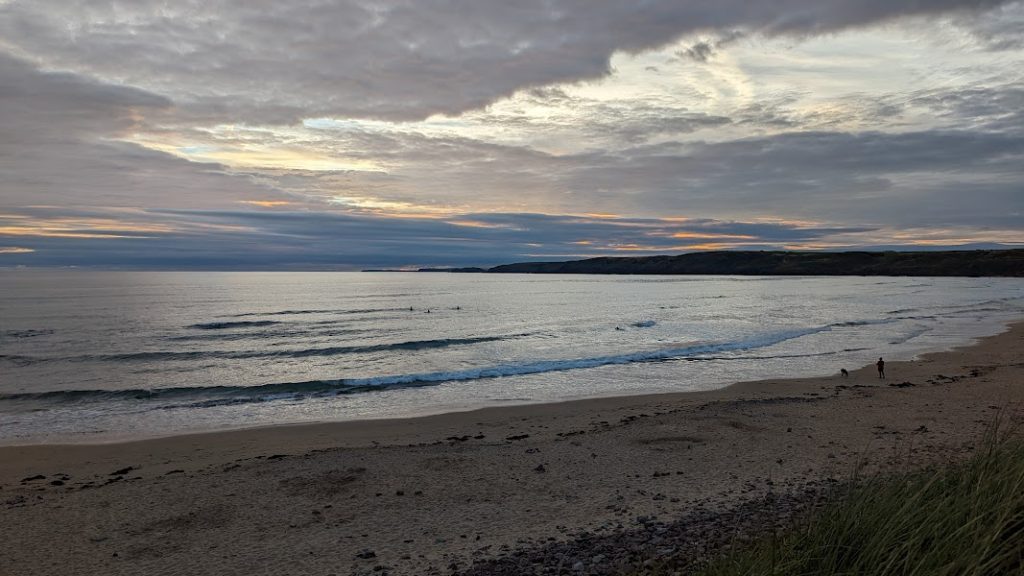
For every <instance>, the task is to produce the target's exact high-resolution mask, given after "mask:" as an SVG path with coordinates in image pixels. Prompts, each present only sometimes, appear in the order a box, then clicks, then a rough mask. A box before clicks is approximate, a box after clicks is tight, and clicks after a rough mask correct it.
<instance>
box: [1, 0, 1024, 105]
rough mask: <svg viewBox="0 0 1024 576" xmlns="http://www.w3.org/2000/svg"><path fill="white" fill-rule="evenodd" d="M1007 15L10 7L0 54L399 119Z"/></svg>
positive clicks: (314, 5) (847, 1)
mask: <svg viewBox="0 0 1024 576" xmlns="http://www.w3.org/2000/svg"><path fill="white" fill-rule="evenodd" d="M1006 3H1007V2H1005V1H1002V0H915V1H904V2H892V1H889V0H771V1H758V2H750V1H748V0H718V1H716V2H697V1H692V0H691V1H687V2H681V1H679V0H650V1H647V2H641V3H638V2H634V1H627V0H614V1H613V0H530V1H527V2H514V3H513V2H480V1H478V0H415V1H414V0H406V1H386V2H385V1H370V0H363V1H359V0H337V1H333V2H323V1H313V0H305V1H297V2H277V1H269V0H212V1H211V0H207V1H203V2H198V1H182V2H173V3H167V2H163V1H157V0H130V1H128V0H120V1H118V0H114V1H111V0H78V1H74V0H66V1H64V2H46V3H41V2H33V1H28V0H14V1H12V2H9V3H6V4H0V38H3V39H4V40H0V42H3V43H6V44H8V45H9V46H11V47H12V48H13V49H14V50H16V51H18V52H21V53H24V54H26V55H28V56H29V57H31V58H32V59H34V60H36V61H37V62H39V63H41V64H44V65H46V66H52V67H58V68H68V69H72V70H76V71H81V72H85V73H89V74H95V75H99V76H102V77H104V78H107V79H110V80H114V81H121V82H127V83H129V84H133V85H136V86H140V87H146V88H150V89H154V90H157V91H159V92H161V93H165V94H168V95H170V96H171V97H172V98H174V100H175V101H176V102H177V103H178V104H179V105H180V106H184V107H191V108H194V110H192V113H194V114H200V115H202V114H209V113H211V110H213V111H215V112H217V113H220V114H225V115H231V116H235V117H236V118H237V119H239V120H242V121H251V122H287V121H294V120H296V119H298V118H300V117H311V116H316V115H323V116H327V115H335V116H343V117H375V118H385V119H398V120H410V119H421V118H425V117H427V116H429V115H431V114H434V113H445V114H457V113H460V112H464V111H467V110H472V109H477V108H480V107H483V106H485V105H487V104H488V103H491V102H493V101H495V100H497V99H499V98H502V97H505V96H508V95H510V94H512V93H514V92H516V91H518V90H520V89H523V88H527V87H530V86H544V85H549V84H554V83H564V82H573V81H579V80H588V79H595V78H599V77H601V76H604V75H606V74H608V73H609V71H610V68H609V66H610V58H611V56H612V55H613V54H614V53H615V52H617V51H628V52H636V51H642V50H645V49H649V48H653V47H657V46H661V45H664V44H666V43H668V42H670V41H672V40H675V39H677V38H679V37H680V36H683V35H685V34H690V33H695V32H701V31H709V30H729V31H733V30H737V29H742V30H745V31H749V32H754V33H758V34H762V35H778V34H794V35H807V34H817V33H822V32H828V31H832V30H838V29H843V28H847V27H853V26H862V25H867V24H871V23H875V22H879V21H883V20H887V19H891V18H897V17H901V16H917V15H931V14H944V13H949V12H951V11H963V12H965V13H977V12H979V11H983V10H986V9H990V8H993V7H998V6H1000V5H1003V4H1006ZM240 114H246V116H244V117H239V116H238V115H240Z"/></svg>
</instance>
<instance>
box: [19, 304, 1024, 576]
mask: <svg viewBox="0 0 1024 576" xmlns="http://www.w3.org/2000/svg"><path fill="white" fill-rule="evenodd" d="M1022 351H1024V323H1020V324H1016V325H1015V326H1013V327H1012V328H1011V329H1010V330H1009V331H1008V332H1005V333H1003V334H1000V335H998V336H993V337H991V338H987V339H985V340H983V341H981V342H980V343H978V344H976V345H974V346H970V347H967V348H962V349H958V350H954V351H951V352H942V353H937V354H931V355H927V356H923V357H922V358H920V359H918V360H916V361H912V362H889V363H888V364H887V366H886V372H887V375H888V379H887V380H879V379H878V378H877V375H876V372H875V368H874V366H873V365H870V366H867V367H865V368H861V369H858V370H853V369H852V368H854V367H849V366H848V367H847V368H849V369H851V370H850V376H849V378H843V377H840V376H839V375H838V369H839V366H837V367H836V370H837V374H836V375H835V376H832V377H826V378H808V379H799V380H780V379H771V380H764V381H758V382H745V383H739V384H735V385H733V386H730V387H728V388H725V389H722V390H717V391H713V392H700V393H682V394H663V395H653V396H634V397H622V398H603V399H595V400H582V401H573V402H566V403H559V404H544V405H531V406H516V407H501V408H488V409H483V410H477V411H473V412H463V413H454V414H444V415H438V416H430V417H424V418H413V419H403V420H380V421H366V422H345V423H333V424H315V425H300V426H279V427H272V428H258V429H251V430H240V431H233V432H219V433H211V434H199V435H190V436H178V437H172V438H161V439H155V440H146V441H141V442H130V443H120V444H101V445H46V446H27V447H0V506H2V508H0V509H2V510H3V522H0V574H3V575H6V574H12V575H14V574H17V575H31V574H46V575H50V574H62V575H85V574H90V575H91V574H96V575H107V574H149V575H154V574H218V575H220V574H224V575H232V574H238V575H243V574H246V575H247V574H275V575H279V574H296V575H297V574H318V575H326V574H337V575H342V574H364V573H365V574H384V573H386V574H431V573H435V574H448V573H451V572H453V571H458V570H464V569H466V568H468V567H470V566H471V564H472V563H473V562H474V561H485V560H488V559H494V558H498V557H501V556H502V555H505V554H508V553H510V552H513V551H515V550H519V549H529V548H536V547H539V546H544V545H546V544H547V543H550V542H560V541H566V540H569V539H572V538H576V537H578V536H579V534H580V533H586V534H592V535H598V536H608V535H615V534H617V533H620V532H621V533H628V532H630V531H635V530H636V529H637V528H638V527H641V526H643V525H644V524H645V523H649V522H650V521H651V519H654V518H656V519H663V520H669V519H672V518H676V517H680V516H685V515H687V514H689V513H692V512H693V511H694V510H696V509H698V508H699V509H703V510H730V509H732V510H736V509H742V508H737V507H741V506H742V505H743V504H744V503H749V502H750V501H752V500H756V499H758V498H762V497H763V496H764V495H765V494H766V493H769V492H771V493H775V494H786V493H800V492H801V491H802V490H804V488H805V487H806V486H808V485H809V484H810V485H821V484H822V483H828V482H830V481H834V480H843V479H846V478H848V477H849V476H850V475H851V473H852V471H853V470H854V469H855V467H857V466H861V468H862V473H864V472H867V473H871V472H875V471H885V470H888V469H892V468H894V467H896V468H905V467H912V466H920V465H924V464H928V463H933V462H943V461H947V460H952V459H958V458H962V457H964V456H966V455H968V454H969V453H970V452H971V450H972V449H973V448H974V446H975V445H976V444H977V442H978V441H979V439H980V437H981V435H982V434H983V432H984V430H985V428H986V427H987V426H988V424H989V423H990V422H991V421H992V419H993V417H994V415H995V414H996V413H997V412H1002V414H1003V415H1004V417H1005V419H1007V420H1010V421H1014V422H1021V421H1022V420H1024V352H1022ZM866 360H868V359H866ZM39 476H42V478H39ZM726 517H728V516H726ZM726 528H727V527H726ZM573 560H575V559H573ZM601 561H602V560H601V559H600V558H599V559H598V560H597V561H596V562H598V563H599V562H601ZM583 563H584V564H587V563H590V564H593V563H595V561H594V560H593V559H592V558H587V559H585V562H583ZM570 565H571V564H570ZM585 568H586V570H588V571H590V569H591V568H594V569H595V570H596V567H594V566H590V565H589V564H588V565H587V566H586V567H585Z"/></svg>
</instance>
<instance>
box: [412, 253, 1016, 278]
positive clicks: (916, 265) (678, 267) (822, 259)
mask: <svg viewBox="0 0 1024 576" xmlns="http://www.w3.org/2000/svg"><path fill="white" fill-rule="evenodd" d="M405 271H406V272H408V270H405ZM418 271H419V272H486V273H516V274H681V275H682V274H738V275H755V276H1003V277H1024V249H1010V250H948V251H933V252H893V251H887V252H791V251H735V252H733V251H721V252H693V253H690V254H679V255H676V256H637V257H600V258H588V259H586V260H570V261H566V262H520V263H516V264H503V265H501V266H495V267H493V268H487V269H485V268H421V269H419V270H418Z"/></svg>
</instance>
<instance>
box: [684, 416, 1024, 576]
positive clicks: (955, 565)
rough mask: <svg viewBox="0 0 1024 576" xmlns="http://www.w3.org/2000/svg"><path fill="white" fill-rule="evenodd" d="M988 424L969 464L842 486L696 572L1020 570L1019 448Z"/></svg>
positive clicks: (814, 574) (748, 575)
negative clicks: (789, 524)
mask: <svg viewBox="0 0 1024 576" xmlns="http://www.w3.org/2000/svg"><path fill="white" fill-rule="evenodd" d="M998 428H999V427H998V425H996V426H992V427H991V430H992V432H991V433H990V434H988V435H987V437H986V439H985V441H984V444H983V446H984V448H983V449H982V450H980V451H979V452H978V453H977V454H976V455H975V456H974V457H973V458H971V459H970V460H968V461H966V462H964V463H960V464H950V465H948V466H945V467H941V468H936V469H929V470H925V471H919V472H915V473H905V474H901V475H898V476H895V477H893V476H889V477H880V478H875V479H869V480H862V481H858V482H853V483H851V485H850V487H849V488H847V489H846V490H845V492H844V493H842V494H840V495H839V496H838V497H837V498H836V499H834V500H833V501H831V502H830V503H828V504H826V505H825V506H824V507H822V508H821V509H820V510H818V511H816V512H815V513H814V514H813V515H812V517H811V518H810V519H809V520H807V522H806V523H805V524H804V525H803V526H801V527H799V528H797V529H796V530H794V531H792V532H789V533H787V534H782V535H776V534H771V535H769V536H767V537H765V538H763V539H761V540H760V541H758V542H756V543H755V544H753V545H751V546H748V547H738V548H735V549H732V550H731V551H728V552H726V553H725V554H724V555H723V556H721V557H719V558H718V559H717V560H715V561H713V562H712V563H711V564H710V565H708V566H707V567H706V568H705V569H704V570H703V571H701V572H699V574H700V576H776V575H779V576H781V575H785V576H818V575H826V574H827V575H858V576H861V575H863V576H868V575H870V576H888V575H893V576H895V575H899V576H918V575H920V576H924V575H928V576H941V575H949V576H954V575H955V576H1001V575H1007V574H1010V575H1012V574H1024V442H1022V441H1021V440H1020V439H1019V438H1016V439H1010V437H1009V436H1003V437H1000V435H999V433H998Z"/></svg>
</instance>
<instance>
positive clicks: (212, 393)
mask: <svg viewBox="0 0 1024 576" xmlns="http://www.w3.org/2000/svg"><path fill="white" fill-rule="evenodd" d="M831 328H832V326H831V325H829V326H821V327H816V328H804V329H794V330H786V331H781V332H774V333H770V334H763V335H760V336H754V337H751V338H748V339H744V340H736V341H730V342H717V343H690V344H687V345H684V346H676V347H670V348H662V349H659V350H647V351H640V352H632V353H627V354H612V355H606V356H594V357H590V358H573V359H556V360H538V361H532V362H518V363H510V364H501V365H497V366H489V367H481V368H469V369H465V370H454V371H440V372H421V373H413V374H395V375H385V376H374V377H368V378H339V379H333V380H309V381H304V382H285V383H276V384H264V385H260V386H204V387H175V388H155V389H150V390H146V389H135V390H58V391H52V392H35V393H31V392H26V393H15V394H0V401H3V400H20V401H42V402H52V403H61V402H89V401H107V400H171V401H172V402H174V401H176V400H178V401H180V402H177V403H173V404H169V405H163V406H160V408H163V409H166V408H182V407H192V408H196V407H211V406H222V405H229V404H242V403H249V402H264V401H271V400H299V399H302V398H308V397H322V396H333V395H340V394H355V393H360V392H370V391H377V390H386V389H391V388H409V387H418V386H430V385H436V384H440V383H442V382H453V381H469V380H481V379H489V378H501V377H505V376H520V375H526V374H540V373H544V372H561V371H568V370H582V369H588V368H597V367H600V366H609V365H616V364H632V363H637V362H651V361H662V360H670V359H705V358H700V357H701V356H706V355H709V354H719V353H723V352H733V351H743V350H753V349H758V348H765V347H768V346H772V345H775V344H779V343H781V342H785V341H787V340H792V339H795V338H801V337H803V336H808V335H811V334H816V333H818V332H825V331H828V330H831ZM492 339H498V338H492ZM476 340H477V341H479V340H480V339H476ZM406 344H412V343H406ZM416 344H417V345H422V344H423V343H422V342H419V343H416Z"/></svg>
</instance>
